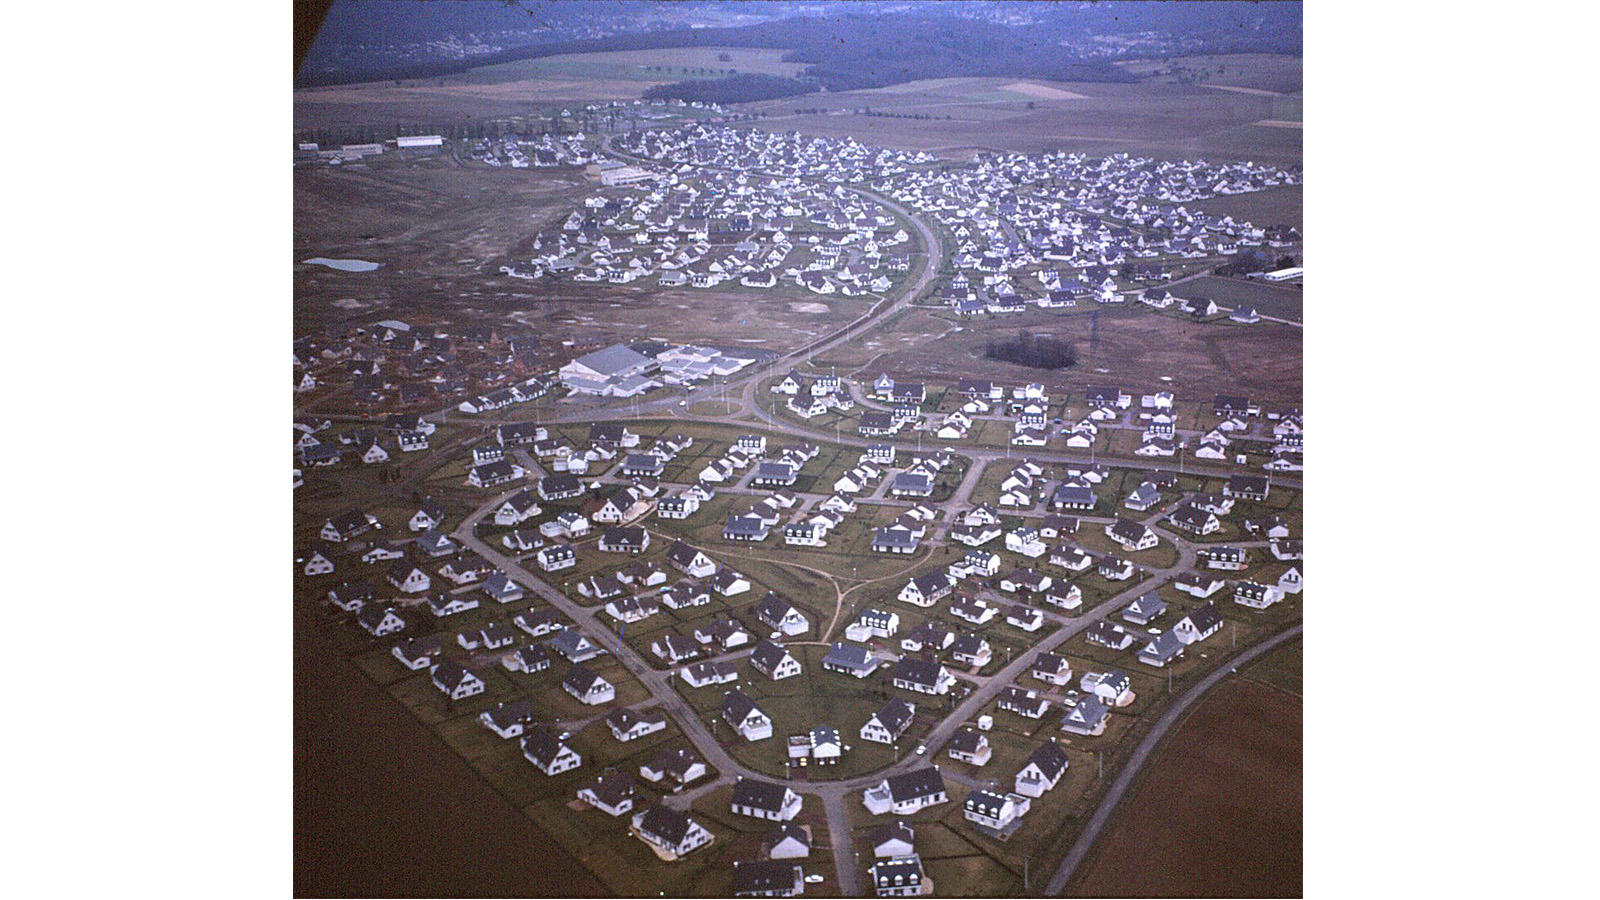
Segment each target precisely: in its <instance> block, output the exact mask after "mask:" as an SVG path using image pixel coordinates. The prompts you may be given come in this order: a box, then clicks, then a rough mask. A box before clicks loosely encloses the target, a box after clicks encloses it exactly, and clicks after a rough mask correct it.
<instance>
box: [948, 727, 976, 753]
mask: <svg viewBox="0 0 1600 900" xmlns="http://www.w3.org/2000/svg"><path fill="white" fill-rule="evenodd" d="M983 741H984V737H983V735H981V734H979V733H978V732H976V731H974V730H972V729H971V728H963V729H961V730H960V731H957V732H956V733H955V735H954V736H952V737H951V738H950V744H949V749H950V750H953V751H955V752H957V753H977V752H978V748H979V747H981V746H983Z"/></svg>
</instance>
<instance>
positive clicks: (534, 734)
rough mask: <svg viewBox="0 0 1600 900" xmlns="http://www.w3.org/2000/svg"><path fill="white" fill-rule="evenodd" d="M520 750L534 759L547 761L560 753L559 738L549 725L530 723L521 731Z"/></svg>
mask: <svg viewBox="0 0 1600 900" xmlns="http://www.w3.org/2000/svg"><path fill="white" fill-rule="evenodd" d="M522 752H523V753H525V754H527V755H529V756H531V757H533V758H534V759H537V760H541V761H543V762H549V761H550V760H553V759H555V758H556V757H557V756H558V755H560V753H561V740H560V739H559V738H557V737H556V733H555V731H554V730H552V729H551V728H550V726H549V725H544V724H538V725H532V726H530V727H529V728H528V729H527V730H526V731H524V732H523V733H522Z"/></svg>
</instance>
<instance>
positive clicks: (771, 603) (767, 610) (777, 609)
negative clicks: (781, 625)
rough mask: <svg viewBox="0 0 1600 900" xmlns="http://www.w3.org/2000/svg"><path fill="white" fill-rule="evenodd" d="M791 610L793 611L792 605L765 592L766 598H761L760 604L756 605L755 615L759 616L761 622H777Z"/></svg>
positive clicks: (775, 595) (773, 594)
mask: <svg viewBox="0 0 1600 900" xmlns="http://www.w3.org/2000/svg"><path fill="white" fill-rule="evenodd" d="M792 609H794V604H792V603H790V602H789V601H787V600H785V599H783V598H782V597H780V596H778V595H777V594H776V593H774V592H772V591H767V594H766V596H764V597H762V598H761V602H759V603H757V604H756V615H757V616H760V617H761V619H762V620H763V621H766V622H777V621H779V620H781V619H782V618H783V617H784V616H786V615H788V614H789V611H790V610H792Z"/></svg>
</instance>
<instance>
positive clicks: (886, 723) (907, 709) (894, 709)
mask: <svg viewBox="0 0 1600 900" xmlns="http://www.w3.org/2000/svg"><path fill="white" fill-rule="evenodd" d="M901 662H904V660H901ZM914 715H916V711H915V710H913V709H912V708H911V704H909V703H907V702H905V701H904V700H901V699H900V698H899V697H895V698H893V699H891V700H890V701H889V702H888V703H885V704H884V705H883V708H882V709H880V710H878V711H877V712H876V713H874V716H875V717H876V718H877V720H878V721H879V722H880V723H881V724H882V725H883V727H885V728H887V729H889V730H890V731H892V732H896V733H898V732H899V731H900V730H901V729H903V728H904V727H905V726H906V725H907V724H908V723H910V721H911V718H912V716H914Z"/></svg>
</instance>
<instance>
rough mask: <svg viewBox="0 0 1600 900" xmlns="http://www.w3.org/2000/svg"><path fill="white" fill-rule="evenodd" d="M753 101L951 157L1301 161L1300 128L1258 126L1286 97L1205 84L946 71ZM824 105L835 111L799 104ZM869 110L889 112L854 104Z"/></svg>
mask: <svg viewBox="0 0 1600 900" xmlns="http://www.w3.org/2000/svg"><path fill="white" fill-rule="evenodd" d="M748 106H749V108H750V109H753V110H756V111H758V112H760V113H765V117H764V118H763V119H762V120H761V121H760V122H759V123H757V124H756V125H754V126H752V127H760V128H763V129H771V128H783V129H793V130H798V131H801V132H804V133H806V134H815V135H819V136H823V137H847V136H848V137H855V138H856V139H858V140H861V141H863V142H866V143H872V144H876V145H881V146H887V147H898V148H902V149H907V150H927V151H929V152H934V153H939V154H942V155H947V156H960V155H964V154H968V153H970V152H975V151H978V150H990V151H994V152H1016V153H1038V152H1041V151H1044V150H1054V149H1067V150H1077V151H1081V152H1084V153H1092V154H1097V155H1100V154H1109V153H1117V152H1129V153H1140V154H1145V155H1152V156H1157V157H1162V158H1175V157H1182V156H1184V155H1193V154H1195V153H1196V152H1197V151H1199V152H1201V153H1205V152H1210V153H1222V152H1223V151H1224V149H1229V150H1232V151H1233V153H1232V155H1235V156H1239V157H1244V158H1252V159H1257V160H1260V161H1262V162H1295V163H1298V162H1299V160H1300V132H1299V130H1298V129H1292V128H1274V127H1270V126H1254V125H1253V123H1255V122H1260V121H1273V120H1277V119H1279V118H1280V117H1282V116H1286V115H1289V114H1290V112H1291V111H1288V110H1286V109H1285V108H1284V104H1283V102H1282V101H1281V99H1280V98H1275V97H1273V96H1271V95H1264V94H1257V93H1242V92H1238V91H1226V90H1216V89H1214V88H1209V87H1205V86H1201V85H1187V84H1161V83H1152V82H1140V83H1135V84H1115V83H1081V82H1049V81H1040V80H1028V81H1022V82H1019V81H1018V80H1016V79H1002V78H942V79H934V80H930V81H913V82H908V83H905V84H898V85H893V86H891V87H886V88H876V89H873V90H864V91H845V92H841V93H836V94H825V95H808V96H805V97H798V98H789V99H786V100H773V101H767V102H763V103H755V104H748ZM818 107H822V108H826V109H827V110H828V112H826V113H820V114H818V113H805V114H800V113H797V112H796V110H804V109H814V108H818ZM867 108H870V109H871V110H872V111H873V112H876V113H886V114H887V115H886V116H882V117H879V116H865V115H852V114H850V113H848V112H846V111H848V110H855V109H867ZM912 115H927V116H931V117H932V118H930V119H913V118H909V116H912ZM895 116H907V118H895ZM946 117H948V118H946ZM1235 132H1237V133H1235ZM1258 132H1259V133H1258Z"/></svg>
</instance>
